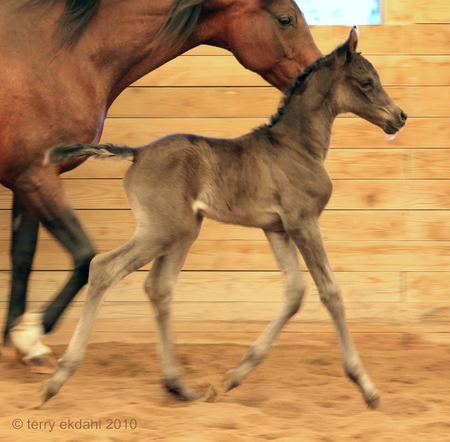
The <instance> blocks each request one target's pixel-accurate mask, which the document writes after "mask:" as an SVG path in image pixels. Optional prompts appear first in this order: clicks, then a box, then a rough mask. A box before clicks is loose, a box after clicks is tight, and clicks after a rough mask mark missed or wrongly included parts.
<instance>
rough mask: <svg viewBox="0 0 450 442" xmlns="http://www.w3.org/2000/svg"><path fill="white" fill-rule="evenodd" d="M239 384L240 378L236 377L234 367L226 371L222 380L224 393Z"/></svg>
mask: <svg viewBox="0 0 450 442" xmlns="http://www.w3.org/2000/svg"><path fill="white" fill-rule="evenodd" d="M239 385H241V379H240V378H238V376H237V372H236V369H232V370H230V371H228V372H227V374H226V375H225V378H224V380H223V386H224V389H225V393H226V392H228V391H230V390H232V389H233V388H236V387H239Z"/></svg>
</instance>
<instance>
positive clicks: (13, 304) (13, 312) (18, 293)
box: [3, 197, 39, 341]
mask: <svg viewBox="0 0 450 442" xmlns="http://www.w3.org/2000/svg"><path fill="white" fill-rule="evenodd" d="M11 227H12V235H11V261H12V277H11V289H10V290H11V291H10V295H9V306H8V316H7V319H6V325H5V330H4V336H3V337H4V340H5V341H6V340H8V334H9V330H10V329H11V328H12V327H13V325H14V322H15V321H16V320H17V318H19V317H20V316H21V315H23V314H24V313H25V307H26V298H27V289H28V280H29V276H30V272H31V266H32V264H33V258H34V254H35V251H36V243H37V238H38V229H39V221H38V219H37V218H36V217H34V216H33V215H31V214H30V213H29V212H27V211H26V210H25V209H24V207H23V206H21V205H20V203H19V202H18V201H17V199H16V198H15V197H14V200H13V207H12V226H11Z"/></svg>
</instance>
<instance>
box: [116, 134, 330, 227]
mask: <svg viewBox="0 0 450 442" xmlns="http://www.w3.org/2000/svg"><path fill="white" fill-rule="evenodd" d="M284 138H286V139H284ZM124 186H125V190H126V192H127V196H128V198H129V200H130V204H132V207H133V202H134V201H135V202H136V203H135V204H136V206H137V205H139V207H140V210H142V209H143V208H147V209H149V211H151V212H153V213H154V211H157V212H158V213H161V215H163V214H164V216H168V213H170V214H171V215H170V216H172V217H177V216H186V214H187V213H188V212H192V213H193V214H194V215H195V216H196V215H199V216H202V217H207V218H211V219H215V220H217V221H220V222H224V223H232V224H239V225H243V226H251V227H260V228H262V229H265V230H280V229H281V228H282V218H283V217H284V216H285V215H287V213H288V212H289V210H291V208H292V207H293V206H298V203H299V200H300V201H302V202H303V203H307V201H308V199H311V197H312V195H317V193H318V191H320V189H321V188H323V189H324V191H325V193H327V194H328V193H329V192H330V191H331V187H330V186H331V182H330V179H329V177H328V174H327V172H326V171H325V169H324V167H323V163H322V161H319V160H317V159H316V158H313V157H311V156H310V155H308V154H307V153H306V152H302V151H299V150H298V148H297V149H294V148H292V149H291V148H290V141H289V139H287V137H284V136H283V134H277V133H276V131H274V130H272V128H269V127H262V128H259V129H257V130H255V131H254V132H252V133H250V134H247V135H245V136H242V137H239V138H235V139H221V138H207V137H201V136H197V135H186V134H176V135H170V136H167V137H164V138H162V139H159V140H157V141H155V142H154V143H151V144H149V145H147V146H144V147H142V148H140V149H139V151H138V152H137V153H136V155H135V161H134V164H133V165H132V166H131V167H130V168H129V170H128V172H127V174H126V176H125V183H124ZM136 206H134V207H133V210H134V211H136V210H137V207H136ZM149 211H147V210H145V212H146V213H147V214H148V213H149Z"/></svg>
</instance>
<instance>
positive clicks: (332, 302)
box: [288, 219, 380, 408]
mask: <svg viewBox="0 0 450 442" xmlns="http://www.w3.org/2000/svg"><path fill="white" fill-rule="evenodd" d="M288 233H289V234H290V235H291V237H292V239H293V240H294V241H295V243H296V244H297V246H298V248H299V250H300V252H301V254H302V256H303V258H304V260H305V263H306V265H307V267H308V269H309V271H310V272H311V276H312V277H313V279H314V282H315V283H316V285H317V289H318V291H319V295H320V299H321V301H322V303H323V304H324V305H325V307H326V308H327V309H328V311H329V313H330V315H331V318H332V320H333V324H334V327H335V329H336V333H337V338H338V342H339V347H340V350H341V355H342V360H343V364H344V369H345V372H346V373H347V375H348V377H349V378H350V379H351V380H352V381H353V382H355V383H356V384H357V385H358V386H359V388H360V389H361V390H362V392H363V396H364V400H365V401H366V403H367V405H368V406H369V407H370V408H377V407H378V406H379V400H380V399H379V394H378V392H377V389H376V388H375V386H374V384H373V383H372V381H371V379H370V377H369V375H368V374H367V372H366V370H365V368H364V366H363V364H362V362H361V359H360V357H359V355H358V352H357V350H356V347H355V345H354V343H353V340H352V338H351V336H350V333H349V330H348V327H347V323H346V319H345V308H344V303H343V300H342V295H341V290H340V288H339V285H338V283H337V282H336V279H335V277H334V274H333V271H332V269H331V266H330V263H329V262H328V257H327V253H326V250H325V246H324V243H323V239H322V233H321V231H320V227H319V224H318V221H317V219H310V220H305V221H304V222H303V223H302V225H301V226H300V227H299V228H298V229H295V230H291V231H289V232H288Z"/></svg>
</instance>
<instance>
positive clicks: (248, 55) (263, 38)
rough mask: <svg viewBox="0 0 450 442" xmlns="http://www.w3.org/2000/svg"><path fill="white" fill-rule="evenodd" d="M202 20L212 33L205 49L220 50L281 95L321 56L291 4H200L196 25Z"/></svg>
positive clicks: (215, 0) (216, 0)
mask: <svg viewBox="0 0 450 442" xmlns="http://www.w3.org/2000/svg"><path fill="white" fill-rule="evenodd" d="M221 4H222V9H221ZM210 8H211V9H210ZM202 20H205V21H204V24H205V25H206V24H209V25H210V27H211V29H212V31H213V33H212V34H211V39H210V43H211V44H216V45H217V46H223V47H226V48H227V49H229V50H230V51H231V52H232V53H233V54H234V56H235V57H236V58H237V59H238V60H239V62H240V63H241V64H242V65H243V66H244V67H246V68H247V69H250V70H252V71H254V72H257V73H258V74H259V75H261V76H262V77H263V78H264V79H265V80H267V81H268V82H269V83H271V84H272V85H274V86H275V87H277V88H278V89H281V90H284V89H287V88H288V87H289V86H290V85H291V84H292V83H293V82H294V80H295V79H296V77H297V75H298V74H299V73H300V72H301V71H302V70H303V69H304V68H305V67H306V66H307V65H309V64H310V63H312V62H314V61H315V60H317V59H318V58H320V57H321V56H322V54H321V52H320V50H319V49H318V47H317V46H316V43H315V42H314V40H313V38H312V36H311V32H310V30H309V27H308V24H307V23H306V21H305V18H304V17H303V14H302V12H301V11H300V9H299V7H298V6H297V4H296V3H295V2H294V1H292V0H235V1H232V2H231V1H229V0H211V1H208V0H205V2H204V6H203V13H202V16H200V21H199V24H200V25H201V24H202ZM214 32H216V34H219V33H220V34H221V35H220V36H219V35H216V36H214V35H213V34H214ZM215 38H216V40H215ZM207 43H208V42H207Z"/></svg>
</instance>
